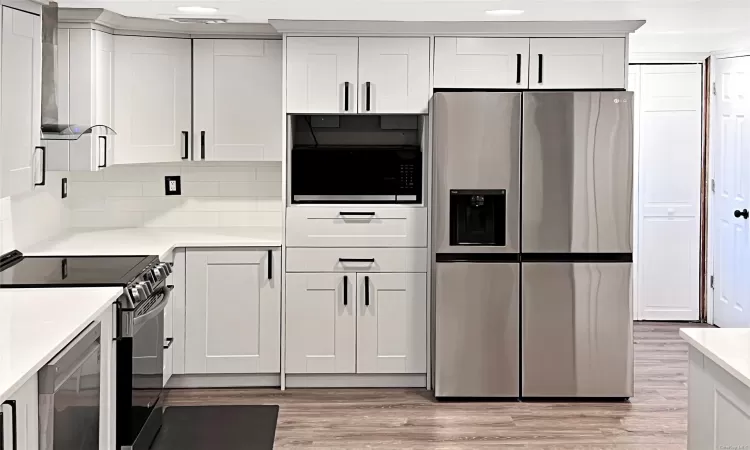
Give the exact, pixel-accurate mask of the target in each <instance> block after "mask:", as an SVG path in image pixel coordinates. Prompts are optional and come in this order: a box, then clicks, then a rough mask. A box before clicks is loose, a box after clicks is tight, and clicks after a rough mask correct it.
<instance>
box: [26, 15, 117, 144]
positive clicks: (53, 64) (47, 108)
mask: <svg viewBox="0 0 750 450" xmlns="http://www.w3.org/2000/svg"><path fill="white" fill-rule="evenodd" d="M41 133H42V140H45V141H75V140H77V139H79V138H80V137H81V136H83V135H84V134H91V133H95V134H97V135H100V136H104V135H115V134H117V133H115V130H113V129H112V128H110V127H108V126H106V125H84V124H80V125H77V124H67V123H59V121H58V110H57V3H56V2H49V5H46V6H43V7H42V129H41Z"/></svg>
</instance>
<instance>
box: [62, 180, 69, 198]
mask: <svg viewBox="0 0 750 450" xmlns="http://www.w3.org/2000/svg"><path fill="white" fill-rule="evenodd" d="M62 198H68V179H67V178H63V179H62Z"/></svg>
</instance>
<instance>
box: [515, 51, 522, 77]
mask: <svg viewBox="0 0 750 450" xmlns="http://www.w3.org/2000/svg"><path fill="white" fill-rule="evenodd" d="M516 84H521V54H520V53H518V54H516Z"/></svg>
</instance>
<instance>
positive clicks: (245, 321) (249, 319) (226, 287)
mask: <svg viewBox="0 0 750 450" xmlns="http://www.w3.org/2000/svg"><path fill="white" fill-rule="evenodd" d="M185 280H186V298H185V314H186V316H185V373H186V374H206V373H218V374H250V373H274V372H276V373H278V372H279V371H280V367H281V364H280V363H281V360H280V353H281V352H280V338H281V329H280V323H281V257H280V251H279V250H278V249H277V250H246V249H187V251H186V272H185Z"/></svg>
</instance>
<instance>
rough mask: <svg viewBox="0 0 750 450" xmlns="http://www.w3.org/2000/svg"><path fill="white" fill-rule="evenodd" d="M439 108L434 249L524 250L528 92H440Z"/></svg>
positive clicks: (455, 251) (437, 97)
mask: <svg viewBox="0 0 750 450" xmlns="http://www.w3.org/2000/svg"><path fill="white" fill-rule="evenodd" d="M434 112H435V114H434V118H435V119H434V120H435V121H434V124H433V125H434V126H433V130H434V158H435V159H434V162H433V166H434V180H433V201H434V204H433V205H434V208H433V233H434V245H433V249H434V251H435V252H436V253H518V251H519V244H520V242H519V227H520V223H519V221H520V214H519V207H520V159H521V94H520V93H503V92H441V93H437V94H435V96H434ZM451 194H453V195H451ZM452 197H453V214H452V213H451V205H452V203H451V198H452ZM470 205H473V209H471V210H470V209H468V206H470ZM461 211H463V212H464V213H466V212H467V211H468V212H470V214H463V215H461ZM472 211H473V213H471V212H472ZM451 217H453V220H454V221H461V220H466V223H463V224H456V223H454V224H453V226H451ZM477 219H479V220H477ZM467 224H468V225H470V226H473V227H474V229H472V230H468V231H467V232H466V233H462V232H461V230H464V231H466V229H465V227H464V225H467ZM497 232H500V233H502V236H497ZM477 236H478V237H479V239H477V240H472V239H471V237H477ZM464 238H466V239H464Z"/></svg>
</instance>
